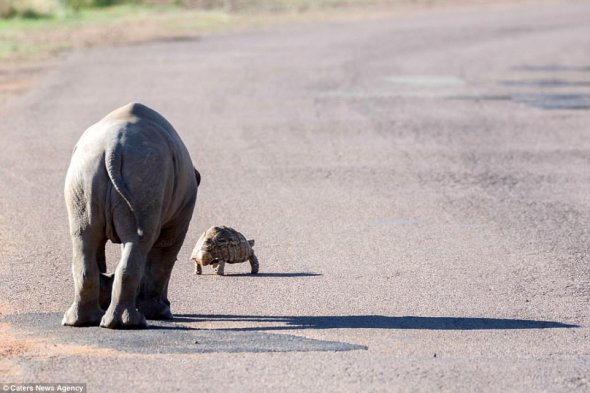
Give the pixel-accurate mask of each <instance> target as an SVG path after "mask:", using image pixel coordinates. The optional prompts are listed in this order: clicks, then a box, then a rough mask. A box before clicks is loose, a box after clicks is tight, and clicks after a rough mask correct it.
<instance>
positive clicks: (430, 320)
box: [174, 314, 579, 331]
mask: <svg viewBox="0 0 590 393" xmlns="http://www.w3.org/2000/svg"><path fill="white" fill-rule="evenodd" d="M205 321H207V322H211V321H216V322H240V323H243V322H253V323H256V324H260V323H271V324H280V325H281V326H255V327H240V328H220V329H215V330H232V331H264V330H293V329H418V330H512V329H554V328H575V327H579V326H578V325H570V324H565V323H561V322H552V321H534V320H525V319H497V318H457V317H414V316H401V317H388V316H383V315H351V316H325V317H324V316H308V317H306V316H292V317H288V316H248V315H200V314H179V315H176V316H175V317H174V322H205Z"/></svg>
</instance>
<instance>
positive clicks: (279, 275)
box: [224, 273, 322, 278]
mask: <svg viewBox="0 0 590 393" xmlns="http://www.w3.org/2000/svg"><path fill="white" fill-rule="evenodd" d="M318 276H322V274H320V273H256V274H251V273H233V274H232V273H229V274H228V273H226V274H225V276H224V277H252V278H288V277H318Z"/></svg>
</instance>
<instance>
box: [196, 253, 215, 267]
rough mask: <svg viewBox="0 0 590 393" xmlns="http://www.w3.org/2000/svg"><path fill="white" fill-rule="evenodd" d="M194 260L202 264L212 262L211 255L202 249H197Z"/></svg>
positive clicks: (205, 264)
mask: <svg viewBox="0 0 590 393" xmlns="http://www.w3.org/2000/svg"><path fill="white" fill-rule="evenodd" d="M195 259H196V261H197V262H198V263H200V264H201V265H203V266H207V265H210V264H211V263H212V262H213V256H212V255H211V254H210V253H209V252H208V251H205V250H203V249H201V250H199V251H197V255H196V258H195Z"/></svg>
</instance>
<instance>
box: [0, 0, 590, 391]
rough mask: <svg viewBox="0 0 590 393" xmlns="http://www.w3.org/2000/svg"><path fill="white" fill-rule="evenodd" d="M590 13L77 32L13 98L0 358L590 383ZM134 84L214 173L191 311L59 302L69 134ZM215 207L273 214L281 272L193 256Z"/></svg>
mask: <svg viewBox="0 0 590 393" xmlns="http://www.w3.org/2000/svg"><path fill="white" fill-rule="evenodd" d="M589 15H590V3H589V2H587V1H577V2H576V1H561V2H552V3H528V4H521V5H512V6H496V7H486V8H483V7H479V8H478V7H469V8H449V9H442V10H440V9H439V10H436V9H435V10H430V11H423V12H413V13H408V14H404V15H398V16H382V17H380V18H375V19H366V20H355V21H348V22H329V23H328V22H326V23H317V22H315V23H310V24H299V25H289V26H274V27H266V28H260V29H257V30H252V31H248V32H242V33H233V34H226V35H213V36H208V37H203V38H202V39H198V40H181V41H176V42H174V41H166V42H154V43H149V44H141V45H129V46H124V45H121V46H115V47H108V48H97V49H91V50H83V51H76V52H72V53H68V54H66V55H64V56H62V57H61V58H60V60H59V62H58V65H57V66H56V67H55V68H54V69H53V70H52V71H51V72H50V73H49V74H48V75H47V76H46V77H45V79H44V80H43V81H42V82H41V83H39V84H38V85H37V86H36V87H35V88H34V89H32V90H31V91H30V92H29V93H27V94H26V95H24V96H22V97H20V98H17V99H13V100H11V101H10V102H7V103H5V104H3V105H2V106H0V119H1V121H0V133H1V135H2V143H1V144H0V184H1V186H2V187H0V196H1V198H0V241H1V245H0V300H1V307H0V312H1V313H2V315H0V325H2V329H1V330H0V333H1V336H2V342H0V355H1V357H0V383H6V382H68V383H75V382H79V383H87V386H88V391H89V392H96V391H102V392H115V391H121V390H123V389H124V390H126V391H132V390H137V391H143V392H162V391H187V392H189V391H190V392H192V391H195V390H197V389H198V390H199V391H202V392H229V391H236V392H237V391H239V392H259V391H272V392H301V391H308V392H353V391H354V392H357V391H358V392H397V391H399V392H403V391H424V392H432V391H446V392H471V391H479V392H506V391H510V392H531V391H548V392H571V391H580V392H582V391H588V390H589V389H590V329H589V326H590V316H589V300H590V282H589V279H590V264H589V263H588V262H589V258H590V247H589V242H588V235H589V228H590V226H589V224H588V223H589V222H590V199H589V197H588V195H590V176H589V175H588V173H589V172H588V168H589V167H590V133H589V124H590V50H589V48H590V24H589V23H588V16H589ZM130 101H140V102H143V103H144V104H146V105H148V106H151V107H152V108H154V109H156V110H158V111H159V112H160V113H162V114H163V115H164V116H165V117H166V118H167V119H168V120H169V121H170V122H171V123H172V124H173V125H174V126H175V128H176V129H177V130H178V132H179V133H180V135H181V137H182V138H183V140H184V142H185V143H186V145H187V147H188V149H189V151H190V152H191V155H192V158H193V161H194V163H195V166H196V167H197V168H198V169H199V171H200V173H201V175H202V183H201V186H200V188H199V197H198V201H197V208H196V210H195V214H194V217H193V220H192V223H191V228H190V230H189V234H188V236H187V240H186V242H185V245H184V246H183V249H182V250H181V252H180V255H179V260H178V262H177V265H176V268H175V270H174V272H173V276H172V280H171V284H170V300H171V302H172V306H171V307H172V312H173V313H175V315H176V316H177V318H176V319H175V320H174V321H172V322H158V323H151V324H150V328H149V329H147V330H144V331H124V332H120V331H109V330H105V329H99V328H80V329H76V328H65V327H61V326H59V320H60V316H61V314H62V313H63V312H64V311H65V310H66V308H67V307H68V305H69V304H70V302H71V301H72V295H73V283H72V278H71V273H70V252H71V250H70V242H69V238H68V227H67V217H66V210H65V205H64V201H63V181H64V176H65V172H66V169H67V166H68V164H69V158H70V153H71V150H72V148H73V146H74V144H75V142H76V141H77V139H78V137H79V136H80V134H81V133H82V132H83V130H84V129H85V128H86V127H88V126H89V125H90V124H92V123H94V122H95V121H97V120H98V119H100V118H101V117H102V116H104V115H105V114H106V113H108V112H109V111H110V110H112V109H114V108H116V107H118V106H121V105H123V104H126V103H127V102H130ZM212 225H230V226H232V227H235V228H236V229H238V230H240V231H241V232H243V233H244V234H245V235H246V236H247V237H248V238H254V239H256V247H255V249H256V253H257V255H258V258H259V259H260V263H261V274H260V275H259V276H250V275H248V274H246V273H247V272H248V266H247V264H242V265H230V266H228V267H227V273H229V275H228V276H226V277H217V276H215V275H213V274H212V272H211V271H210V270H208V269H205V273H206V274H204V275H202V276H195V275H194V274H193V266H192V264H191V263H190V262H189V260H188V259H189V255H190V252H191V249H192V247H193V246H194V243H195V242H196V240H197V239H198V237H199V235H200V234H201V233H202V232H203V231H204V230H205V229H207V228H208V227H209V226H212ZM117 258H118V247H117V246H115V245H109V246H108V249H107V260H108V264H109V270H112V269H113V267H114V266H115V264H116V261H117Z"/></svg>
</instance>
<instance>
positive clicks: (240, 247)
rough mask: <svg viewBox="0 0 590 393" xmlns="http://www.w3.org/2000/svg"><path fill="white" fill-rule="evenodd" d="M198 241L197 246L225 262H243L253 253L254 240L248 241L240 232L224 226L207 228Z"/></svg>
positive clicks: (215, 258)
mask: <svg viewBox="0 0 590 393" xmlns="http://www.w3.org/2000/svg"><path fill="white" fill-rule="evenodd" d="M199 243H201V244H200V246H197V248H199V249H202V250H205V251H207V252H209V253H210V254H211V256H212V257H213V259H214V260H223V261H225V262H227V263H239V262H244V261H246V260H248V258H250V256H252V254H253V250H252V246H253V245H254V241H253V240H250V241H248V240H247V239H246V238H245V237H244V235H242V234H241V233H240V232H238V231H236V230H235V229H233V228H230V227H226V226H221V227H211V228H209V229H208V230H207V231H206V232H205V233H204V234H203V235H202V236H201V238H200V239H199Z"/></svg>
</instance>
